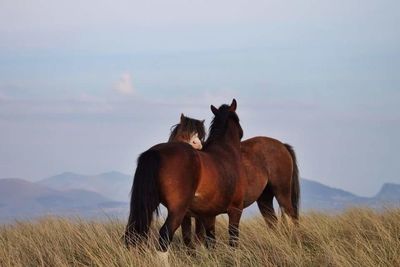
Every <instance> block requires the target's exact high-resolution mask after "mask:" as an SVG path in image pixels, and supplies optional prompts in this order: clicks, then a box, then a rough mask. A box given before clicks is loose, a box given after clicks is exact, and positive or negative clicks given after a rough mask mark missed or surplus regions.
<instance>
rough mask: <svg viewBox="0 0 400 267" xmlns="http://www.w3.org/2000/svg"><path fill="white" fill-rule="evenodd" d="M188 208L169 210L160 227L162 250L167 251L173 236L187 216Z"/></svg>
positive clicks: (160, 248)
mask: <svg viewBox="0 0 400 267" xmlns="http://www.w3.org/2000/svg"><path fill="white" fill-rule="evenodd" d="M185 214H186V210H184V211H180V212H170V211H168V216H167V220H166V221H165V223H164V225H163V226H162V227H161V229H160V238H159V241H158V243H159V247H158V249H159V250H161V251H164V252H165V251H167V250H168V246H169V244H170V243H171V240H172V237H173V236H174V233H175V231H176V229H178V227H179V225H181V223H182V220H183V218H184V217H185Z"/></svg>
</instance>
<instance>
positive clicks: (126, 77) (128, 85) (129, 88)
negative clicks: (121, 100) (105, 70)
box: [114, 72, 136, 95]
mask: <svg viewBox="0 0 400 267" xmlns="http://www.w3.org/2000/svg"><path fill="white" fill-rule="evenodd" d="M114 90H115V91H116V92H117V93H119V94H121V95H134V94H135V91H136V90H135V87H134V86H133V83H132V75H131V74H130V73H128V72H125V73H123V74H122V75H121V77H120V78H119V80H118V82H117V83H116V84H115V86H114Z"/></svg>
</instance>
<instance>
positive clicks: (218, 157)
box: [125, 100, 244, 251]
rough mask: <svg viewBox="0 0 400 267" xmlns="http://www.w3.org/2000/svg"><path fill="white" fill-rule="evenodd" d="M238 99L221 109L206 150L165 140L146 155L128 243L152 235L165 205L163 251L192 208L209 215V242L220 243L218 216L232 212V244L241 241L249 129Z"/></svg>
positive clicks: (141, 158) (135, 189)
mask: <svg viewBox="0 0 400 267" xmlns="http://www.w3.org/2000/svg"><path fill="white" fill-rule="evenodd" d="M236 106H237V104H236V100H233V101H232V103H231V105H222V106H220V107H219V108H218V109H217V108H215V107H214V106H211V110H212V112H213V113H214V115H215V116H214V119H213V121H212V123H211V127H210V134H209V136H208V138H207V140H206V142H205V145H204V149H203V150H201V151H199V150H195V149H193V148H192V147H191V146H190V145H188V144H185V143H182V142H172V143H162V144H158V145H156V146H153V147H152V148H150V149H149V150H147V151H145V152H144V153H142V154H141V155H140V156H139V158H138V164H137V168H136V172H135V177H134V181H133V186H132V195H131V203H130V214H129V220H128V224H127V226H126V230H125V242H126V244H127V245H128V246H129V245H131V244H132V245H133V244H136V243H137V242H138V241H140V240H142V239H146V238H147V234H148V231H149V226H150V224H151V221H152V219H153V213H154V212H155V211H157V208H158V206H159V204H160V203H161V204H163V205H164V206H165V207H166V208H167V210H168V215H167V219H166V221H165V223H164V225H163V226H162V228H161V229H160V238H159V246H158V249H159V250H161V251H167V249H168V246H169V244H170V242H171V240H172V237H173V235H174V233H175V231H176V229H177V228H178V227H179V226H180V225H181V223H182V221H183V218H184V217H185V215H186V214H187V213H188V212H190V213H192V214H194V215H196V216H199V217H201V218H203V225H204V227H205V230H206V235H207V237H208V240H209V241H210V242H209V245H213V244H214V242H215V229H214V225H215V216H217V215H218V214H221V213H228V216H229V234H230V240H229V243H230V244H231V245H232V246H235V245H236V242H237V239H238V236H239V221H240V217H241V214H242V209H243V196H244V191H243V188H244V184H243V183H244V181H243V180H242V179H241V177H243V175H241V164H240V140H241V138H242V136H243V130H242V128H241V126H240V124H239V117H238V116H237V114H236Z"/></svg>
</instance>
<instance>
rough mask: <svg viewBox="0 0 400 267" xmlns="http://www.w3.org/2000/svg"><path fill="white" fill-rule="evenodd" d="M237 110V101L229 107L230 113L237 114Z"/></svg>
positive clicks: (234, 100) (233, 101)
mask: <svg viewBox="0 0 400 267" xmlns="http://www.w3.org/2000/svg"><path fill="white" fill-rule="evenodd" d="M236 108H237V103H236V99H233V100H232V103H231V106H230V107H229V111H233V112H235V111H236Z"/></svg>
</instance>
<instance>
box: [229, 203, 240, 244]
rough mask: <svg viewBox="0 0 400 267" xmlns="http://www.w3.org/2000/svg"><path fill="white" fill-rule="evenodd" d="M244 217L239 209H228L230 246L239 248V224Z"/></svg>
mask: <svg viewBox="0 0 400 267" xmlns="http://www.w3.org/2000/svg"><path fill="white" fill-rule="evenodd" d="M241 216H242V209H241V208H238V207H231V208H229V209H228V217H229V245H230V246H231V247H237V243H238V240H239V222H240V217H241Z"/></svg>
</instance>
